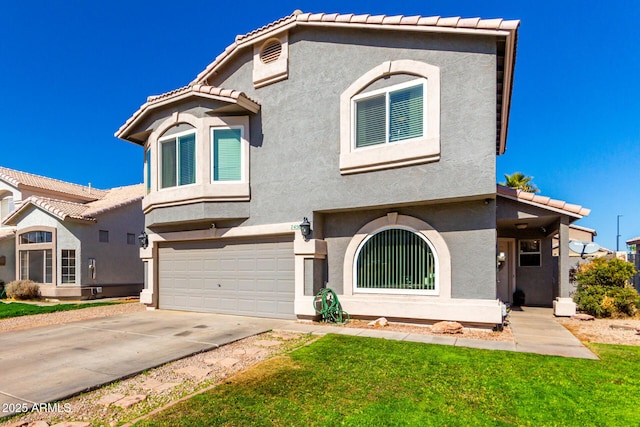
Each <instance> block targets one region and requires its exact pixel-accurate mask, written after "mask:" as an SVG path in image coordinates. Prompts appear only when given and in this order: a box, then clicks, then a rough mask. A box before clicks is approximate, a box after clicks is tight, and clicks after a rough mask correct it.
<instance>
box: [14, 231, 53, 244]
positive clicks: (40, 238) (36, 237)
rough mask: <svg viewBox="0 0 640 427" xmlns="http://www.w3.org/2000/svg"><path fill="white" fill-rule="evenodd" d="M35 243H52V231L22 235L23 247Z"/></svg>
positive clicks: (31, 232) (21, 242)
mask: <svg viewBox="0 0 640 427" xmlns="http://www.w3.org/2000/svg"><path fill="white" fill-rule="evenodd" d="M35 243H51V232H50V231H29V232H28V233H22V234H21V235H20V244H21V245H30V244H35Z"/></svg>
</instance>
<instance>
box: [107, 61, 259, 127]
mask: <svg viewBox="0 0 640 427" xmlns="http://www.w3.org/2000/svg"><path fill="white" fill-rule="evenodd" d="M224 55H225V54H223V55H220V56H224ZM220 56H219V57H220ZM191 95H205V96H207V97H211V98H214V99H220V100H222V101H225V102H230V103H234V104H239V105H242V106H244V107H245V108H247V109H248V110H250V111H253V112H257V111H258V110H259V108H260V104H259V103H258V102H256V101H254V100H253V99H251V98H249V97H248V96H247V95H246V94H245V93H244V92H241V91H239V90H233V89H224V88H221V87H215V86H209V85H204V84H192V85H189V86H183V87H181V88H178V89H174V90H172V91H169V92H165V93H162V94H160V95H153V96H149V97H147V102H145V103H144V104H142V105H141V106H140V108H138V110H137V111H136V112H135V113H134V114H133V116H131V117H129V119H128V120H127V121H126V122H125V123H124V124H123V125H122V126H120V129H118V131H117V132H116V133H115V136H116V137H118V138H123V137H124V136H125V135H124V133H125V131H126V130H127V128H129V127H130V126H132V125H133V123H135V122H136V121H137V120H139V119H140V118H141V117H142V116H143V115H144V114H145V113H146V112H147V111H148V110H150V109H152V108H155V107H157V106H159V105H162V104H164V103H165V102H170V101H173V100H175V99H179V98H184V97H188V96H191Z"/></svg>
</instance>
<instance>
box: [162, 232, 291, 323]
mask: <svg viewBox="0 0 640 427" xmlns="http://www.w3.org/2000/svg"><path fill="white" fill-rule="evenodd" d="M158 276H159V295H160V297H159V298H160V300H159V302H160V304H159V305H160V308H166V309H177V310H188V311H204V312H212V313H225V314H238V315H248V316H262V317H278V318H294V317H295V315H294V308H293V307H294V304H293V300H294V256H293V242H292V241H291V240H286V239H283V238H268V239H260V240H256V241H253V242H251V241H247V240H242V241H226V242H225V241H206V242H205V241H202V242H188V243H187V242H185V243H173V244H171V245H169V246H166V247H163V246H161V247H160V249H159V256H158Z"/></svg>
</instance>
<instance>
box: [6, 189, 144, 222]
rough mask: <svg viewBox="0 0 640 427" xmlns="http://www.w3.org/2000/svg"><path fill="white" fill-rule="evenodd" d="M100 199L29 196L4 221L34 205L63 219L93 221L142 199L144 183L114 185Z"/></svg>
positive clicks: (13, 217)
mask: <svg viewBox="0 0 640 427" xmlns="http://www.w3.org/2000/svg"><path fill="white" fill-rule="evenodd" d="M105 193H106V194H105V196H104V197H103V198H102V199H99V200H95V201H92V202H89V203H77V202H69V201H66V200H58V199H52V198H48V197H38V196H30V197H29V198H27V199H26V200H25V201H23V203H22V205H21V206H20V207H19V208H18V209H17V210H16V211H14V212H13V213H12V214H11V215H10V216H9V217H7V218H6V219H5V222H6V223H8V224H10V223H13V220H14V219H15V218H16V217H17V216H19V215H20V213H21V212H23V211H25V210H26V209H27V208H28V206H36V207H38V208H40V209H42V210H44V211H46V212H49V213H50V214H52V215H54V216H56V217H57V218H59V219H60V220H62V221H64V220H66V219H67V218H70V219H75V220H79V221H88V222H95V221H96V217H97V216H98V215H100V214H102V213H104V212H108V211H110V210H113V209H117V208H119V207H122V206H125V205H128V204H130V203H133V202H136V201H139V200H142V197H143V195H144V185H143V184H136V185H129V186H125V187H116V188H112V189H110V190H106V191H105Z"/></svg>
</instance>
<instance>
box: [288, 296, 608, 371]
mask: <svg viewBox="0 0 640 427" xmlns="http://www.w3.org/2000/svg"><path fill="white" fill-rule="evenodd" d="M509 320H510V322H511V331H512V332H513V337H514V341H515V343H514V342H506V341H489V340H476V339H469V338H462V337H457V336H454V335H439V336H431V335H422V334H412V333H406V332H395V331H385V330H382V329H355V328H344V327H340V326H324V325H314V324H305V323H297V322H284V321H283V325H281V326H279V327H278V328H279V329H282V330H287V331H291V332H302V333H309V334H315V335H325V334H343V335H356V336H360V337H373V338H386V339H390V340H399V341H413V342H421V343H428V344H440V345H452V346H456V347H471V348H480V349H486V350H506V351H517V352H521V353H537V354H544V355H551V356H563V357H574V358H580V359H598V357H597V356H596V355H595V354H593V353H592V352H591V351H590V350H589V349H588V348H587V347H585V346H584V345H583V344H582V343H581V342H580V340H578V339H577V338H576V337H575V336H574V335H573V334H572V333H571V332H569V331H568V330H567V329H565V328H564V327H563V326H562V325H560V324H559V323H558V322H556V321H555V320H554V315H553V310H552V309H550V308H537V307H522V308H518V309H517V310H513V311H511V314H510V317H509Z"/></svg>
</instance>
